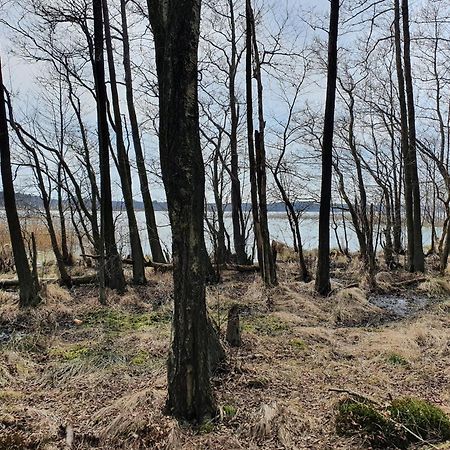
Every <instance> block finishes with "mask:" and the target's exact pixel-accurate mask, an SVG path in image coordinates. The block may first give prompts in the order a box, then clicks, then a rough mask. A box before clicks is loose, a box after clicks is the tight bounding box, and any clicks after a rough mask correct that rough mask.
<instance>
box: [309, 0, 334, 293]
mask: <svg viewBox="0 0 450 450" xmlns="http://www.w3.org/2000/svg"><path fill="white" fill-rule="evenodd" d="M330 3H331V5H330V7H331V10H330V30H329V34H328V73H327V97H326V104H325V120H324V130H323V143H322V183H321V192H320V213H319V250H318V260H317V272H316V282H315V290H316V291H317V292H318V293H319V294H320V295H323V296H326V295H328V294H329V293H330V291H331V284H330V207H331V183H332V166H333V134H334V111H335V104H336V79H337V41H338V29H339V0H331V2H330Z"/></svg>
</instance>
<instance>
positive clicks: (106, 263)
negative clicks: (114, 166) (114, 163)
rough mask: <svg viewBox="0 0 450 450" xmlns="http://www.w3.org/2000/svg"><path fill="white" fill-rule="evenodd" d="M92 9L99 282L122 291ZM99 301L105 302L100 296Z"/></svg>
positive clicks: (99, 44)
mask: <svg viewBox="0 0 450 450" xmlns="http://www.w3.org/2000/svg"><path fill="white" fill-rule="evenodd" d="M93 10H94V48H95V58H94V62H93V69H94V81H95V91H96V95H97V102H96V103H97V126H98V142H99V154H100V183H101V186H100V192H101V199H100V200H101V203H100V216H101V232H100V284H101V285H104V286H106V287H110V288H112V289H116V290H117V291H119V292H123V291H124V290H125V277H124V274H123V269H122V259H121V257H120V255H119V252H118V251H117V245H116V238H115V236H114V218H113V209H112V196H111V174H110V167H109V129H108V119H107V113H106V108H107V96H106V83H105V61H104V55H103V44H104V39H103V13H102V1H101V0H93ZM100 292H101V301H103V302H104V301H105V299H104V297H102V292H103V289H101V290H100Z"/></svg>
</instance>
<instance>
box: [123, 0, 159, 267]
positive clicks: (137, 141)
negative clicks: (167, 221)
mask: <svg viewBox="0 0 450 450" xmlns="http://www.w3.org/2000/svg"><path fill="white" fill-rule="evenodd" d="M120 12H121V18H122V42H123V67H124V72H125V92H126V97H127V106H128V115H129V118H130V125H131V136H132V138H133V145H134V151H135V153H136V166H137V170H138V175H139V183H140V187H141V195H142V202H143V203H144V213H145V223H146V226H147V234H148V239H149V244H150V249H151V252H152V259H153V261H154V262H157V263H166V262H167V260H166V257H165V256H164V252H163V250H162V247H161V241H160V239H159V234H158V227H157V224H156V218H155V209H154V208H153V200H152V197H151V194H150V187H149V182H148V176H147V170H146V167H145V158H144V152H143V150H142V143H141V136H140V134H139V124H138V120H137V114H136V108H135V106H134V96H133V77H132V73H131V58H130V41H129V37H128V23H127V10H126V1H125V0H120Z"/></svg>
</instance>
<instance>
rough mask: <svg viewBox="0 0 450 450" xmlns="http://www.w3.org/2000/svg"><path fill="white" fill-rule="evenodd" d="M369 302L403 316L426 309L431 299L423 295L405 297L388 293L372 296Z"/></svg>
mask: <svg viewBox="0 0 450 450" xmlns="http://www.w3.org/2000/svg"><path fill="white" fill-rule="evenodd" d="M369 302H370V303H372V304H373V305H375V306H378V307H379V308H381V309H384V310H385V311H387V312H389V313H391V314H394V315H396V316H398V317H401V318H403V317H408V316H411V315H413V314H415V313H416V312H418V311H420V310H422V309H424V308H425V307H426V306H427V305H428V304H429V303H430V299H429V298H428V297H426V296H422V295H410V296H409V297H405V296H400V295H395V294H394V295H389V294H387V295H376V296H374V297H371V298H369Z"/></svg>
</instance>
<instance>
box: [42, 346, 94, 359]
mask: <svg viewBox="0 0 450 450" xmlns="http://www.w3.org/2000/svg"><path fill="white" fill-rule="evenodd" d="M49 354H50V355H51V356H55V357H56V358H58V359H60V360H62V361H75V360H79V359H83V358H87V357H88V356H90V355H91V354H92V350H91V348H89V347H87V346H85V345H83V344H75V345H71V346H69V347H65V348H53V349H50V352H49Z"/></svg>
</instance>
